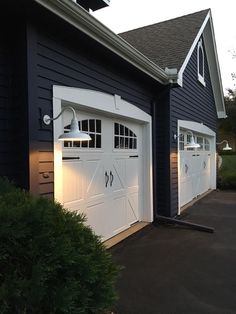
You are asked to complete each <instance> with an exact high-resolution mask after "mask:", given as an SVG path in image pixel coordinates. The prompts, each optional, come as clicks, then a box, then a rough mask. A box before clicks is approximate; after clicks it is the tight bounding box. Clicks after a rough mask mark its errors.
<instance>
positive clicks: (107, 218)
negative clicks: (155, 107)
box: [63, 113, 142, 240]
mask: <svg viewBox="0 0 236 314" xmlns="http://www.w3.org/2000/svg"><path fill="white" fill-rule="evenodd" d="M78 116H82V120H86V119H87V121H89V122H88V125H89V126H90V121H91V119H92V118H93V116H92V115H91V114H86V113H82V114H78ZM95 119H97V120H100V121H101V130H99V132H100V133H99V136H100V134H101V143H102V144H101V146H100V147H98V148H91V149H90V147H87V148H85V149H83V148H82V147H73V145H74V144H73V143H72V144H70V145H71V146H70V147H65V148H64V149H63V156H65V157H69V156H71V157H72V156H78V157H79V158H80V159H79V161H64V162H63V202H64V205H65V206H66V207H67V208H69V209H71V210H78V211H79V212H81V213H84V214H85V215H86V217H87V224H88V225H90V226H91V227H92V229H93V230H94V232H95V233H96V234H97V235H99V236H102V238H103V240H106V239H108V238H110V237H112V236H114V235H115V234H117V233H119V232H121V231H122V230H124V229H127V228H128V227H129V226H130V225H131V224H132V223H134V222H136V221H138V220H139V217H140V210H142V196H141V195H140V194H139V190H140V184H141V183H142V179H141V176H142V171H141V169H142V168H141V158H140V151H141V149H142V148H141V145H142V127H141V126H140V125H138V124H135V123H130V122H128V121H117V120H113V119H109V118H106V117H100V116H96V117H95ZM97 120H96V121H97ZM65 121H66V122H65V123H64V124H65V125H67V123H68V119H67V117H66V118H65ZM96 123H97V122H95V125H96ZM115 123H116V127H115ZM81 124H82V125H83V123H81ZM84 125H86V124H84ZM120 125H121V126H120ZM86 127H87V126H86ZM117 129H119V132H117ZM115 130H116V131H115ZM115 132H116V133H115ZM92 134H93V133H92ZM95 136H96V134H95ZM115 137H116V140H115ZM135 141H136V144H134V143H135ZM130 143H131V144H130ZM130 156H135V157H134V158H132V157H130Z"/></svg>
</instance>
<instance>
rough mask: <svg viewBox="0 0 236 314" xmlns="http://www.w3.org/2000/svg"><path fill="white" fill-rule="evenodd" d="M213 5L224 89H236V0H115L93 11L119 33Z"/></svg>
mask: <svg viewBox="0 0 236 314" xmlns="http://www.w3.org/2000/svg"><path fill="white" fill-rule="evenodd" d="M208 8H211V11H212V16H213V24H214V30H215V37H216V44H217V52H218V57H219V63H220V69H221V77H222V82H223V88H224V92H225V89H226V88H235V87H236V81H233V80H232V78H231V73H232V72H233V71H234V72H236V57H235V58H233V56H232V53H233V51H236V19H235V15H236V1H235V0H225V1H216V0H198V1H189V0H179V1H173V0H171V1H162V2H159V1H157V0H145V1H141V0H111V2H110V6H109V7H107V8H104V9H101V10H98V11H96V12H94V13H92V14H93V15H94V16H95V17H96V18H97V19H98V20H100V21H101V22H102V23H103V24H105V25H106V26H107V27H109V28H110V29H111V30H113V31H114V32H115V33H119V32H123V31H126V30H130V29H134V28H138V27H141V26H144V25H149V24H153V23H158V22H161V21H165V20H168V19H171V18H175V17H178V16H182V15H186V14H189V13H193V12H197V11H201V10H204V9H208Z"/></svg>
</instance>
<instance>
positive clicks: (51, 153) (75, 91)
mask: <svg viewBox="0 0 236 314" xmlns="http://www.w3.org/2000/svg"><path fill="white" fill-rule="evenodd" d="M108 4H109V1H108V0H107V1H105V0H94V1H72V0H21V1H17V2H16V3H14V6H13V5H12V4H10V3H8V2H3V3H1V4H0V5H1V11H0V12H1V13H0V15H1V19H0V23H1V30H2V31H1V35H0V36H1V41H0V120H1V128H0V142H1V145H0V147H1V148H0V175H1V176H7V177H9V178H10V179H13V180H14V181H15V182H16V183H17V185H19V186H21V187H23V188H25V189H27V190H30V191H31V193H33V194H34V195H39V196H43V197H49V198H54V199H56V200H58V201H60V202H61V203H63V204H64V206H65V207H67V208H69V209H70V210H75V211H78V212H83V213H85V214H86V215H87V218H88V223H89V224H90V225H91V226H92V228H93V229H94V231H95V232H96V233H97V234H99V235H102V237H103V239H104V240H106V239H108V238H111V237H112V236H114V235H115V234H117V233H120V232H121V231H123V230H125V229H127V228H129V227H130V226H132V225H133V224H134V223H136V222H139V221H144V222H152V221H153V220H154V219H155V216H156V215H157V214H161V215H165V216H169V217H174V216H176V215H178V214H180V213H181V211H182V210H183V209H184V208H185V207H186V206H187V205H188V204H189V203H190V202H191V201H192V200H194V199H196V198H198V197H199V196H200V195H204V193H206V192H208V191H209V190H212V189H215V187H216V155H215V146H216V119H217V117H218V118H224V117H225V109H224V103H223V93H222V86H221V79H220V70H219V64H218V59H217V52H216V45H215V39H214V32H213V25H212V17H211V12H210V10H204V11H201V12H197V13H194V14H190V15H187V16H183V17H180V18H177V19H174V20H170V21H166V22H162V23H158V24H154V25H150V26H147V27H143V28H139V29H136V30H132V31H129V32H125V33H122V34H119V35H116V34H114V33H113V32H112V31H111V30H109V29H108V28H107V27H105V26H104V25H103V24H101V23H100V22H99V21H97V20H96V19H95V18H94V17H93V16H91V15H90V14H89V12H88V9H89V8H91V9H93V10H96V9H98V8H101V7H103V6H106V5H108ZM167 34H168V36H167ZM71 108H72V109H71ZM61 112H62V114H60V113H61ZM74 113H75V115H76V117H77V118H78V126H79V128H80V130H81V131H83V132H85V133H87V134H89V136H90V137H91V140H90V141H84V142H83V141H71V140H70V141H64V142H62V141H59V140H58V138H59V137H60V135H61V134H62V133H64V132H65V133H66V132H68V131H69V128H70V123H71V119H72V117H73V115H74ZM45 116H50V117H51V118H52V117H57V116H59V117H58V118H57V119H55V120H53V121H52V122H51V123H50V124H47V123H45ZM193 144H195V147H194V145H193ZM196 144H198V145H196Z"/></svg>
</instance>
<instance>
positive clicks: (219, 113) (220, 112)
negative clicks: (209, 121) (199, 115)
mask: <svg viewBox="0 0 236 314" xmlns="http://www.w3.org/2000/svg"><path fill="white" fill-rule="evenodd" d="M217 114H218V119H226V118H227V114H226V113H225V111H218V112H217Z"/></svg>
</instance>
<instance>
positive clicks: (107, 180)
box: [105, 171, 109, 188]
mask: <svg viewBox="0 0 236 314" xmlns="http://www.w3.org/2000/svg"><path fill="white" fill-rule="evenodd" d="M108 182H109V175H108V174H107V171H105V187H106V188H107V185H108Z"/></svg>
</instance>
